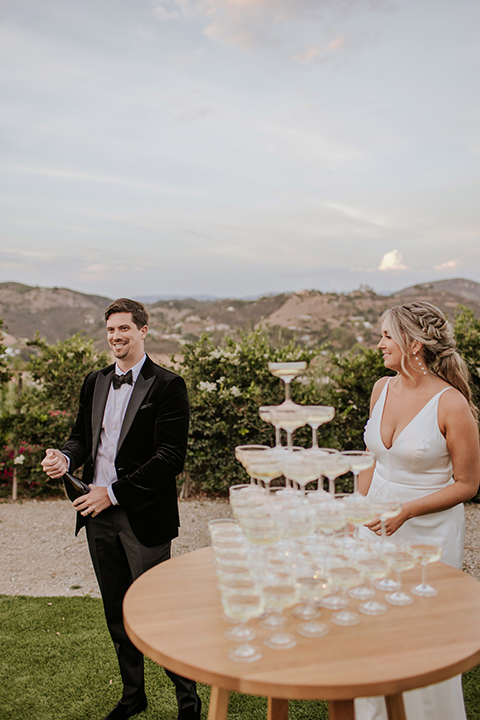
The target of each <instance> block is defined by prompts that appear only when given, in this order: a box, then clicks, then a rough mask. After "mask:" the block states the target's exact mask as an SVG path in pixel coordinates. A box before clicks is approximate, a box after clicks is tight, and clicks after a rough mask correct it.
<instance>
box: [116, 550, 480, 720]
mask: <svg viewBox="0 0 480 720" xmlns="http://www.w3.org/2000/svg"><path fill="white" fill-rule="evenodd" d="M419 572H420V571H419V570H418V569H416V570H411V571H409V572H406V573H404V574H403V575H404V586H405V587H406V588H408V587H409V586H410V585H411V584H413V582H415V583H417V582H418V581H419ZM428 577H429V580H430V581H431V582H432V584H434V585H435V586H436V587H437V588H438V590H439V592H438V595H437V596H436V597H433V598H418V597H416V598H415V601H414V603H413V604H412V605H409V606H407V607H393V606H392V607H391V608H389V610H388V612H387V613H385V614H384V615H380V616H375V617H370V616H367V615H365V616H362V620H361V622H360V623H359V624H358V625H355V626H353V627H339V626H336V625H333V624H330V623H329V627H330V632H329V634H328V635H325V636H324V637H320V638H315V639H312V638H304V637H301V636H300V635H298V645H297V646H296V647H295V648H293V649H291V650H272V649H270V648H268V647H266V646H265V645H263V638H264V637H265V635H266V634H267V631H266V630H262V629H261V628H259V627H258V623H257V622H256V621H251V623H250V624H251V626H252V627H254V628H255V630H256V631H257V638H256V639H255V641H254V642H255V643H256V644H258V645H260V646H261V648H262V653H263V656H262V658H261V659H260V660H258V661H257V662H253V663H238V662H234V661H233V660H230V659H229V658H228V655H227V653H228V650H229V648H230V647H231V643H230V642H229V641H227V640H226V639H225V637H224V632H225V629H226V628H227V627H228V626H227V625H226V623H225V622H224V621H223V620H222V608H221V604H220V597H219V593H218V590H217V587H216V579H215V571H214V567H213V553H212V550H211V548H204V549H202V550H197V551H195V552H192V553H188V554H186V555H181V556H179V557H176V558H174V559H172V560H167V561H166V562H164V563H161V564H160V565H157V566H156V567H154V568H152V569H151V570H149V571H148V572H146V573H144V574H143V575H142V576H141V577H139V578H138V579H137V580H136V581H135V582H134V583H133V585H132V586H131V587H130V588H129V590H128V592H127V594H126V596H125V601H124V619H125V626H126V629H127V632H128V634H129V636H130V638H131V640H132V641H133V642H134V643H135V645H136V646H137V647H138V648H139V649H140V650H141V651H142V652H143V653H144V654H145V655H146V656H147V657H149V658H151V659H152V660H154V661H155V662H156V663H158V664H159V665H162V666H164V667H166V668H168V669H169V670H173V671H174V672H176V673H179V674H180V675H184V676H185V677H188V678H191V679H192V680H197V681H199V682H202V683H206V684H207V685H211V686H212V695H211V700H210V709H209V715H208V719H209V720H225V718H226V716H227V708H228V698H229V693H230V691H232V690H234V691H237V692H241V693H249V694H253V695H264V696H267V697H268V717H269V719H270V720H284V719H285V718H287V716H288V700H289V699H304V700H306V699H309V700H328V701H329V704H330V706H329V712H330V720H353V718H354V710H353V699H354V698H356V697H364V696H367V697H368V696H372V695H384V696H385V699H386V702H387V710H388V716H389V718H390V720H404V718H405V711H404V707H403V699H402V692H403V691H405V690H411V689H413V688H418V687H423V686H425V685H431V684H434V683H437V682H440V681H441V680H446V679H447V678H450V677H452V676H454V675H458V674H460V673H462V672H464V671H466V670H469V669H470V668H472V667H474V666H475V665H477V664H478V663H480V623H479V622H478V621H477V616H478V609H479V607H480V583H478V582H477V581H476V580H474V579H473V578H472V577H469V576H468V575H465V574H464V573H462V572H460V571H459V570H455V569H453V568H451V567H449V566H448V565H444V564H443V563H435V564H433V565H430V566H429V568H428ZM351 602H352V605H353V604H355V603H354V601H351ZM286 615H288V616H289V619H291V626H290V629H291V630H294V629H295V626H296V625H297V624H298V623H299V622H300V621H299V620H296V619H294V618H293V617H292V616H290V615H289V613H288V612H287V613H286ZM322 616H323V619H325V620H327V622H328V618H329V616H330V611H328V610H322Z"/></svg>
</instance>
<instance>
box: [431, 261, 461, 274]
mask: <svg viewBox="0 0 480 720" xmlns="http://www.w3.org/2000/svg"><path fill="white" fill-rule="evenodd" d="M461 266H462V263H461V262H460V260H447V262H443V263H440V264H439V265H434V266H433V268H434V270H437V272H442V271H443V270H456V269H457V268H459V267H461Z"/></svg>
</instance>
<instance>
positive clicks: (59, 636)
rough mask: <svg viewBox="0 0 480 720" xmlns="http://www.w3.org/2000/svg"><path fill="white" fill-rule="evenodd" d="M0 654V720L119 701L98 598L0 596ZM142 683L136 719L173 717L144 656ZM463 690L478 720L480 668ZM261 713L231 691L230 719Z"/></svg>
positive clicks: (318, 709) (166, 687)
mask: <svg viewBox="0 0 480 720" xmlns="http://www.w3.org/2000/svg"><path fill="white" fill-rule="evenodd" d="M472 622H477V620H476V619H475V618H472ZM0 653H1V656H0V657H1V659H0V698H1V699H0V720H27V719H28V720H86V719H88V720H97V719H98V720H100V719H101V718H102V717H103V716H104V715H105V714H106V713H107V712H108V711H109V710H111V708H112V707H113V706H114V705H115V703H116V702H117V701H118V699H119V698H120V695H121V692H122V687H121V682H120V678H119V673H118V668H117V660H116V656H115V652H114V649H113V645H112V642H111V640H110V637H109V635H108V631H107V629H106V624H105V619H104V616H103V608H102V603H101V601H100V600H98V599H94V598H89V597H84V598H80V597H75V598H65V597H53V598H34V597H10V596H6V595H2V596H0ZM146 683H147V693H148V699H149V706H148V708H147V711H146V712H145V713H144V714H143V715H141V716H139V717H141V718H142V720H143V718H145V720H176V717H177V708H176V702H175V694H174V690H173V685H172V683H171V682H170V681H169V680H168V678H167V677H166V675H165V673H164V672H163V670H162V669H161V668H159V667H158V666H156V665H155V664H154V663H152V662H150V661H148V660H147V662H146ZM199 693H200V695H201V697H202V701H203V711H202V718H206V717H207V712H208V699H209V694H210V689H209V688H208V687H206V686H203V685H202V686H200V687H199ZM464 693H465V703H466V706H467V717H468V720H480V666H479V667H477V668H474V669H473V670H471V671H470V672H468V673H466V675H465V676H464ZM265 717H266V700H265V698H257V697H252V696H249V695H239V694H237V693H232V695H231V699H230V705H229V711H228V718H229V720H257V719H258V720H264V718H265ZM327 718H328V710H327V706H326V703H323V702H306V701H294V702H291V703H290V713H289V720H327ZM452 720H454V719H453V718H452Z"/></svg>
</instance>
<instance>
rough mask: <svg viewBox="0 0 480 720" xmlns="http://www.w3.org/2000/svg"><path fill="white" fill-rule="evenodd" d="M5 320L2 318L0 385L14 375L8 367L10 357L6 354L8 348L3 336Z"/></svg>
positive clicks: (0, 321) (0, 332)
mask: <svg viewBox="0 0 480 720" xmlns="http://www.w3.org/2000/svg"><path fill="white" fill-rule="evenodd" d="M2 327H3V320H2V319H1V318H0V386H1V385H5V384H6V383H8V381H9V380H10V379H11V377H12V373H11V371H10V369H9V367H8V358H7V354H6V350H7V348H6V347H5V345H4V344H3V342H2V340H1V338H2V336H3V330H2Z"/></svg>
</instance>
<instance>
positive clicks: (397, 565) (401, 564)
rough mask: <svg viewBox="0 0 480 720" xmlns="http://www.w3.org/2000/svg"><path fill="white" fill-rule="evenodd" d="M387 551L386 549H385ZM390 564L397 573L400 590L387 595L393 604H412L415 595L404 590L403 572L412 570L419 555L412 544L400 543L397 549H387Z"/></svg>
mask: <svg viewBox="0 0 480 720" xmlns="http://www.w3.org/2000/svg"><path fill="white" fill-rule="evenodd" d="M383 552H385V550H384V551H383ZM386 554H387V556H388V559H389V561H390V566H391V568H392V569H393V570H395V572H396V573H397V584H398V590H395V592H393V593H390V594H388V595H386V596H385V600H386V601H387V602H389V603H390V604H391V605H411V603H412V602H413V597H412V596H411V595H409V594H408V593H406V592H404V591H403V590H402V572H404V571H405V570H411V569H412V568H413V567H415V565H416V564H417V555H416V554H415V553H414V552H413V550H412V549H411V547H410V545H407V544H406V543H405V544H403V545H400V544H399V545H398V546H397V548H396V549H395V550H389V551H387V553H386Z"/></svg>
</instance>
